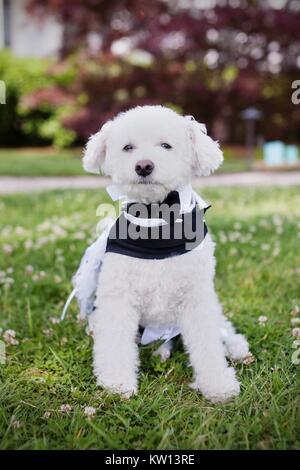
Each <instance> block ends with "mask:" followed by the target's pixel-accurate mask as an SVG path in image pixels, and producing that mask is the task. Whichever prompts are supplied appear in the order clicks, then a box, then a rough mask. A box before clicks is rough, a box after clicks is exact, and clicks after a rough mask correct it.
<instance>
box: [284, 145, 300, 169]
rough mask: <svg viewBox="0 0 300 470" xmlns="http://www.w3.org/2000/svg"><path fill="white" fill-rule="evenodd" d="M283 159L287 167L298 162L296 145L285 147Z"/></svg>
mask: <svg viewBox="0 0 300 470" xmlns="http://www.w3.org/2000/svg"><path fill="white" fill-rule="evenodd" d="M285 159H286V163H288V164H289V165H294V164H295V163H298V161H299V152H298V147H297V145H286V146H285Z"/></svg>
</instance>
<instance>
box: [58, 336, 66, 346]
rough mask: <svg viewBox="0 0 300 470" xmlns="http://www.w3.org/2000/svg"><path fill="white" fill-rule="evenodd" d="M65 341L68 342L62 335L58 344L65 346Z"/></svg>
mask: <svg viewBox="0 0 300 470" xmlns="http://www.w3.org/2000/svg"><path fill="white" fill-rule="evenodd" d="M67 342H68V339H67V338H66V337H65V336H63V337H62V339H61V340H60V342H59V344H60V345H61V346H65V345H66V344H67Z"/></svg>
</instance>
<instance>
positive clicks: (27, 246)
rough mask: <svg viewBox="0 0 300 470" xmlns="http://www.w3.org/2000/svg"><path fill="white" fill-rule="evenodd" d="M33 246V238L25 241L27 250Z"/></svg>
mask: <svg viewBox="0 0 300 470" xmlns="http://www.w3.org/2000/svg"><path fill="white" fill-rule="evenodd" d="M32 247H33V241H32V240H26V241H25V243H24V248H25V250H26V251H28V250H31V248H32Z"/></svg>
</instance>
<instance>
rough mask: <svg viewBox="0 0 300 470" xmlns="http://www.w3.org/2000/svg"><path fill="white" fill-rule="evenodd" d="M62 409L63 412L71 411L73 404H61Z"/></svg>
mask: <svg viewBox="0 0 300 470" xmlns="http://www.w3.org/2000/svg"><path fill="white" fill-rule="evenodd" d="M60 411H62V412H63V413H69V412H70V411H72V406H71V405H69V404H68V403H66V404H64V405H61V407H60Z"/></svg>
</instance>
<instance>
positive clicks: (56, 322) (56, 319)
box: [50, 317, 60, 325]
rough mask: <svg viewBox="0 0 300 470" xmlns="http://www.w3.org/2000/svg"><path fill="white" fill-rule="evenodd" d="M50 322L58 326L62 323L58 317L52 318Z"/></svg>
mask: <svg viewBox="0 0 300 470" xmlns="http://www.w3.org/2000/svg"><path fill="white" fill-rule="evenodd" d="M50 322H51V323H52V325H57V324H58V323H60V319H59V318H57V317H50Z"/></svg>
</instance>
